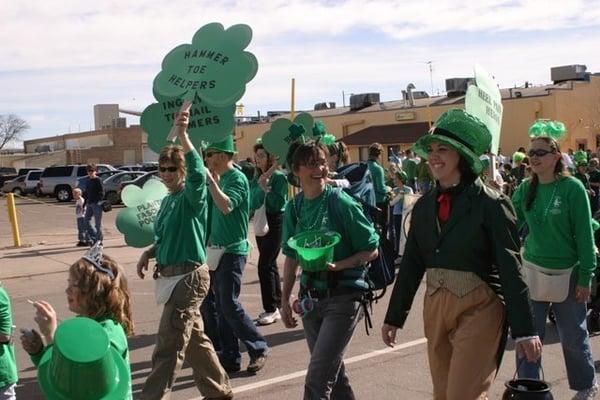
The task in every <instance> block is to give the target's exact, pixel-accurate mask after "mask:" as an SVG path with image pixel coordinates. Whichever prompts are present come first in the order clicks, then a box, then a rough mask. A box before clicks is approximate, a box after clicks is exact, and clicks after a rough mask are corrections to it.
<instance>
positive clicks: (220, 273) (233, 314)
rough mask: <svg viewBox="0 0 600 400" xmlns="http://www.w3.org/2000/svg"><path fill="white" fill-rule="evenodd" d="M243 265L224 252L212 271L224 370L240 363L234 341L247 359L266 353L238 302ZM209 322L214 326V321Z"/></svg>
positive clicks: (241, 258) (241, 259)
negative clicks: (244, 350) (245, 351)
mask: <svg viewBox="0 0 600 400" xmlns="http://www.w3.org/2000/svg"><path fill="white" fill-rule="evenodd" d="M245 266H246V256H241V255H237V254H228V253H224V254H223V256H222V257H221V260H220V261H219V266H218V268H217V270H216V271H214V272H213V278H214V280H213V291H214V295H215V307H216V311H217V314H218V316H219V319H218V330H219V339H220V342H221V362H222V363H223V364H224V365H227V366H228V367H237V366H239V365H240V363H241V358H242V355H241V353H240V344H239V341H238V339H239V340H241V341H242V342H243V343H244V345H245V346H246V348H247V349H248V355H249V356H250V358H251V359H252V358H256V357H259V356H261V355H266V354H267V353H268V351H269V347H268V346H267V342H266V340H265V338H264V337H263V336H262V335H261V334H260V332H258V329H257V328H256V326H255V325H254V321H252V319H251V318H250V316H249V315H248V314H247V313H246V311H245V310H244V308H243V307H242V304H241V303H240V301H239V300H238V298H239V297H240V289H241V286H242V274H243V272H244V267H245ZM206 317H207V316H205V318H206ZM206 319H207V320H210V318H206ZM207 322H208V321H207ZM212 323H213V324H214V320H213V321H212ZM207 328H208V327H207ZM210 329H214V326H213V327H210V328H208V329H207V330H210Z"/></svg>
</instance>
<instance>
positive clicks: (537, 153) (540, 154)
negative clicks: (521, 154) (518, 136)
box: [527, 149, 554, 157]
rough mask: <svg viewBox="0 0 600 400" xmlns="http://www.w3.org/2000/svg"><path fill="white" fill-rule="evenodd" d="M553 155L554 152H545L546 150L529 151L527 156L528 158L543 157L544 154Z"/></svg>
mask: <svg viewBox="0 0 600 400" xmlns="http://www.w3.org/2000/svg"><path fill="white" fill-rule="evenodd" d="M550 153H554V150H546V149H529V151H528V152H527V155H528V156H529V157H533V156H536V157H544V156H545V155H546V154H550Z"/></svg>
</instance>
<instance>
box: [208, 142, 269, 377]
mask: <svg viewBox="0 0 600 400" xmlns="http://www.w3.org/2000/svg"><path fill="white" fill-rule="evenodd" d="M235 154H236V151H235V145H234V142H233V135H229V136H227V138H226V139H224V140H222V141H220V142H216V143H210V144H209V145H208V146H207V148H206V151H205V156H206V164H207V166H208V172H207V175H206V177H207V183H208V192H209V193H210V196H209V207H210V235H209V237H208V252H209V267H210V268H211V270H212V271H211V276H212V278H213V281H212V291H213V295H214V306H215V309H216V314H217V315H218V321H215V320H214V315H215V314H214V313H211V315H212V318H207V316H206V315H205V320H207V321H210V323H211V325H212V328H214V327H215V326H217V327H218V338H219V342H220V345H221V352H220V353H219V357H220V360H221V364H222V365H223V367H224V368H225V369H226V370H227V371H230V372H237V371H239V370H240V369H241V365H240V364H241V359H242V355H241V352H240V345H239V341H240V340H241V341H242V342H243V343H244V345H245V346H246V349H248V355H249V356H250V362H249V363H248V367H247V368H246V371H247V372H249V373H252V374H254V373H256V372H258V371H260V370H261V369H262V368H263V367H264V366H265V364H266V362H267V356H268V353H269V346H268V345H267V341H266V340H265V338H264V337H263V336H262V335H261V334H260V332H259V331H258V329H257V328H256V325H255V324H254V321H253V320H252V319H251V318H250V316H249V315H248V313H247V312H246V311H245V310H244V308H243V306H242V303H241V302H240V300H239V296H240V290H241V287H242V275H243V273H244V268H245V266H246V258H247V256H248V253H249V251H250V244H249V242H248V239H247V237H248V219H249V213H250V186H249V183H248V179H247V178H246V176H245V175H244V174H243V173H242V172H241V171H240V170H239V169H237V168H236V167H235V166H234V164H233V156H234V155H235ZM203 307H205V306H203ZM203 315H204V311H203Z"/></svg>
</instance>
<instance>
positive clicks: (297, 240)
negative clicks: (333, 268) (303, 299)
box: [288, 231, 342, 272]
mask: <svg viewBox="0 0 600 400" xmlns="http://www.w3.org/2000/svg"><path fill="white" fill-rule="evenodd" d="M341 238H342V237H341V235H340V234H339V233H337V232H325V231H306V232H302V233H299V234H297V235H294V236H293V237H291V238H290V239H289V240H288V245H289V246H290V247H291V248H292V249H294V250H296V253H297V254H298V262H299V263H300V266H301V267H302V269H303V270H304V271H308V272H316V271H327V263H329V262H332V261H333V250H334V248H335V246H336V245H337V244H338V243H339V242H340V240H341Z"/></svg>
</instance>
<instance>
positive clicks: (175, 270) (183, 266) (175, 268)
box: [153, 261, 202, 279]
mask: <svg viewBox="0 0 600 400" xmlns="http://www.w3.org/2000/svg"><path fill="white" fill-rule="evenodd" d="M201 265H202V264H200V263H199V262H194V261H184V262H182V263H178V264H172V265H161V264H156V266H155V267H154V274H153V278H154V279H157V278H158V277H159V276H165V277H166V276H175V275H184V274H187V273H189V272H192V271H193V270H195V269H196V268H198V267H200V266H201Z"/></svg>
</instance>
